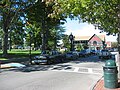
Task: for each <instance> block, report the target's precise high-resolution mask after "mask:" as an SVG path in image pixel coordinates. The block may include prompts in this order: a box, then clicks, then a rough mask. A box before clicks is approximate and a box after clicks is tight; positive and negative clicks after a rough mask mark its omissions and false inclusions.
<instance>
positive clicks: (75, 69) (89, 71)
mask: <svg viewBox="0 0 120 90" xmlns="http://www.w3.org/2000/svg"><path fill="white" fill-rule="evenodd" d="M59 68H60V69H59ZM66 68H68V67H59V66H58V67H57V66H54V67H53V68H50V69H49V70H51V71H58V72H75V73H83V74H97V75H102V69H98V68H86V67H71V68H70V69H66Z"/></svg>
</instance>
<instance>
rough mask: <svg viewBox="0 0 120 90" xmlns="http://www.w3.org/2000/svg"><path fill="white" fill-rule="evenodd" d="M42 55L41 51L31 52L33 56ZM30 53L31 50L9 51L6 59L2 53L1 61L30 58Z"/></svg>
mask: <svg viewBox="0 0 120 90" xmlns="http://www.w3.org/2000/svg"><path fill="white" fill-rule="evenodd" d="M40 53H41V51H40V50H36V51H34V50H31V56H32V57H33V56H35V55H39V54H40ZM29 54H30V51H29V50H24V49H23V50H21V49H12V50H11V51H9V50H8V56H7V57H6V58H3V57H2V51H0V60H7V59H10V58H24V57H29Z"/></svg>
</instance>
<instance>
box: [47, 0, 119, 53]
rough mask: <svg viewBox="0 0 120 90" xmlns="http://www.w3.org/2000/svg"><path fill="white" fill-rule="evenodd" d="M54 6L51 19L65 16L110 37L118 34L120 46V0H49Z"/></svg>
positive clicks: (48, 2)
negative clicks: (86, 24)
mask: <svg viewBox="0 0 120 90" xmlns="http://www.w3.org/2000/svg"><path fill="white" fill-rule="evenodd" d="M51 2H54V3H55V2H56V4H54V6H53V8H54V12H53V13H52V14H50V15H51V17H58V16H59V15H61V14H63V15H64V16H66V17H68V16H69V17H70V18H74V17H78V19H79V20H80V21H82V22H88V23H91V24H93V25H94V26H95V28H98V29H99V30H101V32H107V33H108V35H110V34H112V35H115V34H118V36H119V37H118V43H119V44H118V45H120V0H104V1H103V0H47V4H51ZM119 52H120V46H119Z"/></svg>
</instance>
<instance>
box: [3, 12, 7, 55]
mask: <svg viewBox="0 0 120 90" xmlns="http://www.w3.org/2000/svg"><path fill="white" fill-rule="evenodd" d="M7 27H8V20H7V19H6V15H5V14H4V15H3V32H4V33H3V47H2V48H3V57H7V47H8V28H7Z"/></svg>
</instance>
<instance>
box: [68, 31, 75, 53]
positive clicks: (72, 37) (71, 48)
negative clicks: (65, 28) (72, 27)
mask: <svg viewBox="0 0 120 90" xmlns="http://www.w3.org/2000/svg"><path fill="white" fill-rule="evenodd" d="M69 39H70V43H71V47H70V51H73V40H74V36H73V35H72V33H71V34H70V35H69Z"/></svg>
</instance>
